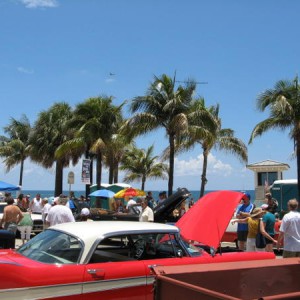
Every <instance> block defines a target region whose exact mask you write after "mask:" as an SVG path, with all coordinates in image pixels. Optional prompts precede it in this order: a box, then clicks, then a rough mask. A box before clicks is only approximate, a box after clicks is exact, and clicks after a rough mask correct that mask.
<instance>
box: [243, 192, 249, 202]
mask: <svg viewBox="0 0 300 300" xmlns="http://www.w3.org/2000/svg"><path fill="white" fill-rule="evenodd" d="M245 198H248V199H249V200H250V199H251V196H250V194H249V193H244V196H243V199H245Z"/></svg>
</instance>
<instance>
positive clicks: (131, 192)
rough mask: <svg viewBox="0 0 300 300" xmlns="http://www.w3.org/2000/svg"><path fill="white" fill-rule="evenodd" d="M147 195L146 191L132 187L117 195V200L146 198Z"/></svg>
mask: <svg viewBox="0 0 300 300" xmlns="http://www.w3.org/2000/svg"><path fill="white" fill-rule="evenodd" d="M145 195H146V193H145V192H144V191H142V190H139V189H135V188H132V187H130V188H127V189H123V190H121V191H119V192H118V193H116V194H115V198H124V197H129V196H132V197H136V196H145Z"/></svg>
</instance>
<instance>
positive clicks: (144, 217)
mask: <svg viewBox="0 0 300 300" xmlns="http://www.w3.org/2000/svg"><path fill="white" fill-rule="evenodd" d="M141 206H142V211H141V212H140V217H139V221H140V222H153V221H154V214H153V210H152V209H151V208H150V207H149V206H148V201H147V200H146V199H143V200H142V202H141Z"/></svg>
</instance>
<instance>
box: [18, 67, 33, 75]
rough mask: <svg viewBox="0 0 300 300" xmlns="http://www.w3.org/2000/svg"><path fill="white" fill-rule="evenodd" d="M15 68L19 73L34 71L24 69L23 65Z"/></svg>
mask: <svg viewBox="0 0 300 300" xmlns="http://www.w3.org/2000/svg"><path fill="white" fill-rule="evenodd" d="M17 70H18V71H19V72H20V73H25V74H33V73H34V71H33V70H29V69H25V68H23V67H18V68H17Z"/></svg>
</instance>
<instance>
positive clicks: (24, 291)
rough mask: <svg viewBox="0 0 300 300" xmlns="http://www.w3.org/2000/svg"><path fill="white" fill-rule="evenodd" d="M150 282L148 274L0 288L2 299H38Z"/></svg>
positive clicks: (142, 284)
mask: <svg viewBox="0 0 300 300" xmlns="http://www.w3.org/2000/svg"><path fill="white" fill-rule="evenodd" d="M146 284H148V279H147V278H146V276H141V277H131V278H122V279H113V280H100V281H86V282H78V283H70V284H59V285H51V286H38V287H26V288H14V289H5V290H0V299H9V300H21V299H22V300H38V299H44V298H49V299H51V298H55V297H67V296H72V295H84V294H89V293H95V292H103V291H108V290H116V289H122V288H128V287H137V286H144V285H146ZM150 284H151V283H150Z"/></svg>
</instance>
